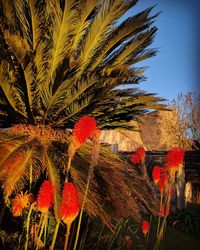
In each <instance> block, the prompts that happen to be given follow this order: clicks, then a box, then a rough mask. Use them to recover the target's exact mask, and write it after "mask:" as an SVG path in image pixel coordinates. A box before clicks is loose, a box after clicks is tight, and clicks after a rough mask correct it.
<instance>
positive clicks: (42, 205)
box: [37, 180, 55, 212]
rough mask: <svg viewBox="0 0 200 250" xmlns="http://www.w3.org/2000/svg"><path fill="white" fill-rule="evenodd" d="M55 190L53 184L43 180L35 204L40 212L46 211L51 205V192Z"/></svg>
mask: <svg viewBox="0 0 200 250" xmlns="http://www.w3.org/2000/svg"><path fill="white" fill-rule="evenodd" d="M54 192H55V188H54V186H53V185H52V184H51V182H50V181H47V180H45V181H44V182H43V183H42V186H41V187H40V190H39V193H38V197H37V205H38V210H39V211H41V212H48V210H49V208H50V207H51V205H52V199H53V194H54Z"/></svg>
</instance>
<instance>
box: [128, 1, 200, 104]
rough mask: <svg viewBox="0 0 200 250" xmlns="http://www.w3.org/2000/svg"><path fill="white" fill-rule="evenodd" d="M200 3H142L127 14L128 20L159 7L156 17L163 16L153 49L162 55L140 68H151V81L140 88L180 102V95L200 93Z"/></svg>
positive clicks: (147, 61) (149, 60)
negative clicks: (190, 92) (199, 40)
mask: <svg viewBox="0 0 200 250" xmlns="http://www.w3.org/2000/svg"><path fill="white" fill-rule="evenodd" d="M199 3H200V1H198V0H197V1H196V0H185V1H184V0H157V1H156V0H140V1H139V2H138V3H137V5H136V6H134V7H133V8H132V9H130V10H129V11H128V12H127V13H126V17H127V16H130V15H134V14H136V13H138V12H140V11H142V10H144V9H146V8H148V7H151V6H153V5H156V6H155V8H154V10H153V12H152V13H157V12H160V11H161V12H162V13H161V14H160V15H159V16H158V17H157V18H156V20H155V26H157V27H158V31H157V35H156V37H155V40H154V42H153V43H152V45H151V48H158V50H159V53H158V54H157V55H156V56H155V57H152V58H150V59H148V60H146V61H144V62H142V63H140V64H138V65H137V66H147V67H148V69H147V70H146V72H145V76H146V77H147V80H146V81H145V82H142V83H141V84H140V85H138V87H139V88H141V89H143V90H147V91H149V92H153V93H158V95H159V96H160V97H164V98H167V99H169V100H172V99H176V97H177V94H178V93H180V92H183V93H186V92H188V91H198V92H199V89H198V85H197V84H198V79H197V78H198V62H197V55H198V54H199V53H198V52H199V51H200V50H199V49H198V46H199V43H198V39H199V36H200V32H199V30H200V29H199V26H200V19H199V18H198V14H199V13H200V4H199ZM199 15H200V14H199ZM198 29H199V30H198ZM199 83H200V81H199Z"/></svg>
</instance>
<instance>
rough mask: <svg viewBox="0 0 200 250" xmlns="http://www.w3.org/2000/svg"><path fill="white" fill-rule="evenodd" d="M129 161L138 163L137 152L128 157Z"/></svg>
mask: <svg viewBox="0 0 200 250" xmlns="http://www.w3.org/2000/svg"><path fill="white" fill-rule="evenodd" d="M130 161H131V162H132V163H134V164H138V163H140V156H139V155H137V154H133V155H132V156H131V158H130Z"/></svg>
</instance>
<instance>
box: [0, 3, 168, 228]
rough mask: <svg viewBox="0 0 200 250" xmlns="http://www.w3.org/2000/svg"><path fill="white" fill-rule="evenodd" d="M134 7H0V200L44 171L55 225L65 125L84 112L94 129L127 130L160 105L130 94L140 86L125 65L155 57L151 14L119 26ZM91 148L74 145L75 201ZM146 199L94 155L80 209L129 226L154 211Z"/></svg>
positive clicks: (116, 163)
mask: <svg viewBox="0 0 200 250" xmlns="http://www.w3.org/2000/svg"><path fill="white" fill-rule="evenodd" d="M136 2H137V1H136V0H125V1H124V0H115V1H114V0H93V1H90V0H79V1H75V0H68V1H65V0H61V1H59V0H48V1H47V0H41V1H37V0H17V1H11V0H8V1H4V0H1V1H0V11H1V18H0V108H1V111H0V123H1V130H0V142H1V146H0V164H1V165H0V166H1V168H0V180H1V183H2V186H3V192H4V196H5V201H6V202H8V200H9V197H10V196H11V197H12V195H13V194H15V193H17V192H18V191H20V190H22V189H23V188H25V189H26V188H27V186H28V185H29V184H30V186H32V187H33V186H34V185H35V183H36V182H37V180H39V178H40V177H41V173H43V172H44V173H46V174H47V175H48V178H49V179H50V180H51V182H52V183H53V185H55V187H56V190H57V191H58V192H57V195H56V197H55V203H54V212H55V216H56V218H59V211H58V210H59V209H58V208H59V202H60V190H61V185H62V184H61V183H62V181H63V174H62V171H63V169H64V167H65V165H66V162H67V154H66V152H67V148H68V145H69V142H70V136H71V135H70V131H69V129H72V128H73V127H74V124H75V122H76V121H77V120H78V119H79V118H80V117H81V116H82V115H86V114H88V115H91V116H93V117H95V118H96V121H97V125H98V128H100V129H104V128H106V129H110V128H116V129H117V128H129V127H130V125H129V121H130V120H132V119H135V120H137V119H140V115H141V114H143V113H146V112H148V111H149V109H162V108H164V106H163V105H162V104H160V101H162V99H161V98H158V97H156V96H155V95H154V94H149V93H146V92H144V91H140V90H139V89H137V88H133V87H132V85H133V84H137V83H139V82H140V81H141V80H143V79H144V77H143V75H142V74H143V72H144V69H143V68H136V67H134V66H133V65H135V64H136V63H137V62H140V61H142V60H144V59H147V58H149V57H151V56H154V55H155V54H156V51H155V50H152V49H148V46H149V45H150V44H151V42H152V40H153V38H154V35H155V33H156V30H157V29H156V27H151V26H152V23H153V19H154V18H155V17H156V16H157V15H154V16H151V15H150V12H151V9H152V8H149V9H147V10H145V11H143V12H141V13H139V14H137V15H135V16H132V17H128V18H127V19H125V20H124V21H120V20H121V19H120V18H121V17H122V16H123V15H124V14H125V13H126V11H127V10H129V9H130V8H132V7H133V6H134V5H135V4H136ZM120 86H124V87H123V88H120ZM127 86H130V87H128V88H127ZM91 147H92V146H91V143H90V142H88V143H87V144H86V145H84V146H82V147H81V148H80V149H79V150H78V151H77V153H76V155H75V157H74V160H73V161H72V167H71V176H72V178H73V181H74V183H75V184H76V186H77V189H78V192H79V195H80V199H81V198H82V196H83V193H84V191H85V183H86V178H87V173H88V169H89V164H90V151H91ZM110 176H112V181H111V179H110ZM154 197H155V194H154V191H153V189H152V187H151V184H150V183H149V182H148V180H146V179H143V178H142V177H140V176H139V174H138V173H137V171H136V170H135V169H134V168H133V166H131V165H130V164H129V163H128V162H127V161H126V160H123V159H121V158H120V157H119V156H116V155H114V154H112V153H111V152H110V151H109V150H108V149H106V148H103V147H102V148H101V152H100V156H99V163H98V166H96V167H95V170H94V177H93V179H92V181H91V185H90V189H89V194H88V199H87V202H86V206H85V211H86V212H88V213H89V214H90V215H92V216H98V215H99V216H100V217H101V218H102V220H103V221H104V222H105V223H107V225H109V224H110V222H111V218H113V219H121V218H127V217H130V216H131V217H134V218H135V219H136V220H139V218H140V216H141V213H140V211H141V210H142V211H143V212H145V211H148V210H149V211H151V212H155V209H156V203H155V200H154Z"/></svg>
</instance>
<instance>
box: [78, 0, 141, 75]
mask: <svg viewBox="0 0 200 250" xmlns="http://www.w3.org/2000/svg"><path fill="white" fill-rule="evenodd" d="M135 3H136V1H135V0H129V1H122V0H116V1H113V0H108V1H103V2H102V5H101V7H100V8H99V10H98V13H97V14H96V16H95V18H94V20H93V22H92V24H91V27H90V29H89V32H88V34H87V37H86V40H85V44H84V47H83V49H82V51H81V61H82V63H81V67H80V71H79V75H80V74H81V73H83V71H84V69H85V68H86V67H87V65H88V64H90V62H91V59H92V58H93V54H94V53H95V52H96V49H98V47H99V46H101V45H102V43H103V41H104V40H105V39H106V38H107V37H108V35H109V34H110V33H111V32H112V31H113V28H112V25H114V23H115V22H116V21H117V20H118V18H119V17H120V16H122V15H123V14H124V13H125V12H126V11H127V10H128V9H129V8H130V7H132V6H133V5H134V4H135ZM110 13H112V14H110Z"/></svg>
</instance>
